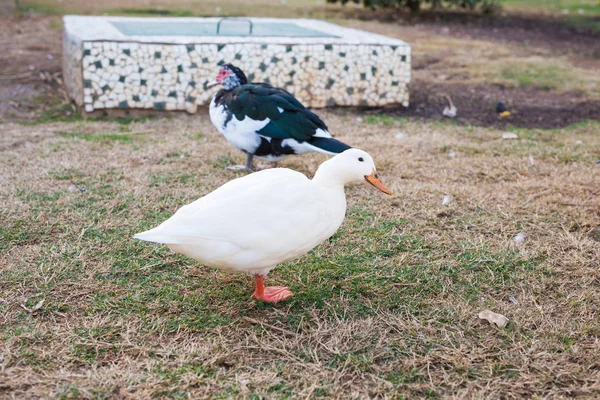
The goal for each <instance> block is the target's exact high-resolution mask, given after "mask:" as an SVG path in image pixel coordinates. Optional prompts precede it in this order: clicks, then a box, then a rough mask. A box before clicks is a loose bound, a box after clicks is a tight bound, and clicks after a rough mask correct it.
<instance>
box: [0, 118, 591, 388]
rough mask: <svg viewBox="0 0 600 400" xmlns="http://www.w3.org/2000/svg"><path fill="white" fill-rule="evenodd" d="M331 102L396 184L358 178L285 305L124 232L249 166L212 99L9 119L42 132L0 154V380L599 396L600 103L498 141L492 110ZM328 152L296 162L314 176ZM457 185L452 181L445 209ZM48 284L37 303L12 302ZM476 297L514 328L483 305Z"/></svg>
mask: <svg viewBox="0 0 600 400" xmlns="http://www.w3.org/2000/svg"><path fill="white" fill-rule="evenodd" d="M320 114H321V116H322V117H323V118H324V119H325V120H326V121H327V123H328V124H329V126H330V127H331V128H332V130H334V131H336V132H343V134H342V135H338V137H339V138H340V139H341V140H344V141H346V142H348V143H352V144H355V145H356V146H360V147H364V148H366V149H367V150H368V151H370V152H371V154H373V155H374V158H375V161H376V163H377V165H378V169H379V170H380V173H381V174H382V176H383V179H384V181H385V182H386V184H388V186H389V187H390V188H391V189H392V190H393V191H394V193H395V195H394V197H392V198H387V197H384V196H383V195H381V194H379V193H375V192H374V191H373V190H371V188H370V187H367V186H366V185H361V184H359V185H354V186H351V187H349V188H348V203H349V208H348V213H347V218H346V220H345V222H344V224H343V225H342V228H341V229H340V230H339V231H338V232H337V233H336V234H335V235H334V236H333V237H332V238H331V239H329V240H328V241H326V242H325V243H323V244H322V245H320V246H319V247H317V248H316V249H314V250H313V251H311V252H310V253H309V254H308V255H307V256H305V257H303V258H300V259H298V260H294V261H292V262H289V263H286V264H285V265H281V266H280V267H278V268H277V269H275V270H274V271H273V272H272V273H271V274H270V275H269V277H268V281H269V283H271V284H285V285H288V286H289V287H290V288H291V289H292V291H293V292H294V293H295V295H294V297H292V298H291V299H289V300H288V301H286V302H283V303H280V304H278V305H277V306H272V305H267V304H261V303H257V302H255V301H253V300H252V299H250V293H251V292H252V287H251V285H252V282H251V279H250V278H249V277H246V276H243V275H230V274H226V273H222V272H220V271H215V270H211V269H207V268H204V267H202V266H200V265H198V264H197V263H195V262H194V261H192V260H190V259H188V258H186V257H183V256H180V255H177V254H174V253H172V252H170V251H169V250H168V249H166V248H165V247H163V246H160V245H151V244H148V243H143V242H139V241H135V240H133V239H132V235H133V234H134V233H136V232H139V231H141V230H144V229H148V228H150V227H152V226H155V225H156V224H158V223H160V222H161V221H163V220H164V219H166V218H168V217H169V216H170V215H172V213H173V211H174V210H176V209H177V208H178V207H180V206H181V205H182V204H185V203H188V202H190V201H192V200H193V199H195V198H197V197H199V196H202V195H204V194H206V193H208V192H210V191H211V190H213V189H214V188H215V187H217V186H219V185H221V184H223V183H225V182H226V181H228V180H230V179H232V178H233V177H236V176H239V174H235V173H232V172H229V171H226V170H225V168H224V166H226V165H229V164H231V163H234V162H238V163H239V162H241V161H242V160H243V155H242V154H241V153H238V152H236V151H235V150H234V149H232V148H230V147H229V146H228V145H227V144H226V143H224V141H223V140H222V138H221V137H220V135H218V134H216V133H215V132H214V130H213V129H212V128H211V126H210V122H209V121H208V119H207V118H204V117H198V116H194V117H191V116H179V117H178V118H175V119H163V118H158V119H152V120H136V121H128V122H127V123H122V122H121V123H119V121H110V120H105V119H102V120H86V121H82V122H77V123H73V122H54V123H52V124H36V125H30V126H22V125H16V124H12V123H8V124H7V127H8V129H7V133H8V135H7V136H6V137H5V140H7V143H8V144H10V143H11V141H12V140H17V139H18V140H22V139H23V138H25V139H26V138H29V137H41V138H43V140H39V141H35V142H32V143H31V145H28V146H23V145H14V146H9V147H8V148H6V149H5V150H2V151H1V152H0V160H2V162H1V163H0V169H1V171H0V172H1V173H0V206H1V207H0V209H2V210H3V211H2V221H3V223H2V224H1V225H0V250H2V256H1V257H0V293H2V295H1V296H0V297H1V298H0V310H1V311H2V313H0V315H1V316H0V321H1V323H0V345H1V346H2V347H1V348H2V349H3V350H2V353H3V357H4V358H3V361H2V362H3V364H2V365H3V370H2V372H1V374H3V375H2V377H3V382H4V385H3V386H2V388H1V389H0V393H2V395H5V394H6V395H9V396H10V395H15V396H21V397H28V396H29V397H31V396H34V395H36V396H42V397H56V398H78V397H89V398H106V397H111V396H115V395H116V394H117V393H118V395H120V396H135V397H144V398H146V397H156V398H190V397H191V398H202V397H211V398H262V397H271V398H298V397H303V398H306V397H308V398H331V397H334V398H348V397H352V396H354V397H362V398H367V397H376V396H378V397H394V398H398V397H400V398H401V397H410V398H415V397H450V396H455V395H458V394H459V393H461V394H463V395H464V396H467V397H499V396H514V397H518V396H525V397H532V396H533V397H535V396H538V397H544V396H552V395H557V396H562V395H564V396H569V395H571V394H572V393H574V391H578V393H581V394H582V395H588V396H591V397H593V396H595V395H598V394H600V387H598V385H597V383H595V382H598V376H597V371H595V370H593V369H589V368H586V367H585V366H588V365H591V364H592V363H593V362H594V360H595V359H596V358H597V354H598V349H597V345H596V343H597V339H598V337H599V336H600V325H598V321H597V318H595V314H594V312H593V311H591V310H594V309H596V308H597V307H598V306H599V305H600V304H598V299H599V298H600V296H599V295H600V293H598V288H597V285H596V284H595V283H594V282H595V281H594V279H595V277H596V275H597V274H596V272H597V271H596V270H597V268H596V265H597V264H598V261H599V260H600V253H598V246H597V244H598V243H597V239H596V238H595V237H596V236H594V235H590V234H589V232H590V231H591V230H592V228H594V227H595V226H596V225H598V224H597V223H596V222H595V221H596V220H597V219H596V218H595V210H597V207H598V205H599V204H598V202H597V199H598V193H596V192H597V191H596V188H597V187H599V186H598V183H599V179H600V175H599V174H600V170H598V169H597V168H594V164H593V163H594V162H595V161H596V158H595V157H597V154H599V153H600V142H598V140H597V138H596V135H595V132H596V131H597V129H598V128H599V125H598V123H597V122H587V123H581V124H578V125H576V126H572V127H568V128H565V129H557V130H525V129H518V128H511V129H510V130H511V131H514V132H516V133H517V134H518V135H519V137H520V139H519V140H514V141H502V140H501V139H499V138H500V137H501V134H502V132H501V131H497V130H494V129H488V128H478V127H470V129H468V132H469V134H468V135H466V134H465V130H464V128H462V127H460V126H456V125H454V124H442V123H435V124H434V123H432V124H429V123H423V122H417V121H413V120H410V119H403V120H401V121H397V120H395V119H392V118H389V117H386V116H385V115H381V116H372V118H371V117H368V116H363V122H362V123H358V124H357V122H356V117H357V114H354V113H350V114H349V115H346V114H335V113H330V112H325V111H323V112H321V113H320ZM396 123H402V125H403V130H405V131H406V132H409V134H408V135H407V136H405V137H404V138H402V139H396V138H395V137H394V133H393V132H390V131H389V127H390V124H391V125H393V124H396ZM432 129H434V130H435V132H436V134H435V135H431V134H428V132H430V131H431V130H432ZM167 131H168V134H165V133H164V132H167ZM197 132H203V133H197ZM577 140H581V142H582V144H581V145H578V146H574V145H573V143H574V142H575V141H577ZM448 151H455V152H456V153H457V156H456V157H454V158H450V157H447V152H448ZM32 155H33V156H32ZM530 155H532V156H533V157H534V159H535V165H534V166H528V165H529V164H528V161H527V160H528V157H529V156H530ZM325 158H326V157H324V156H320V155H308V156H303V157H296V158H292V159H289V161H285V162H284V166H286V165H288V166H293V167H294V168H295V169H298V170H300V171H301V172H303V173H307V174H312V171H314V168H315V166H316V165H317V164H318V163H319V162H320V161H322V160H324V159H325ZM565 159H568V160H569V162H567V163H565V161H564V160H565ZM445 194H450V195H452V199H453V200H452V202H451V203H450V205H448V206H446V207H442V206H441V205H440V204H441V199H442V197H443V196H444V195H445ZM521 231H524V232H525V233H526V234H527V240H526V241H525V243H524V244H522V245H517V244H516V243H514V242H513V240H512V237H513V236H514V235H515V234H517V233H518V232H521ZM508 296H513V297H515V298H516V299H517V301H518V304H513V303H511V302H510V301H508V300H507V298H508ZM42 299H44V300H45V302H44V305H43V306H42V308H41V309H39V310H38V311H36V312H35V313H33V314H30V313H28V312H26V311H25V310H24V309H23V308H21V307H20V306H19V304H21V303H22V302H24V303H25V305H26V306H28V307H32V306H33V305H35V304H36V303H37V302H38V301H40V300H42ZM486 308H488V309H491V310H493V311H495V312H499V313H502V314H504V315H506V316H507V317H508V318H509V319H510V321H511V322H510V324H509V326H508V327H507V328H505V329H498V328H494V327H492V326H490V325H489V324H487V323H486V322H483V321H479V320H478V318H477V313H478V312H479V311H481V310H483V309H486ZM90 371H94V372H93V374H90V373H89V372H90ZM456 382H461V387H460V388H457V387H456Z"/></svg>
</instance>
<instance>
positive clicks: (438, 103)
mask: <svg viewBox="0 0 600 400" xmlns="http://www.w3.org/2000/svg"><path fill="white" fill-rule="evenodd" d="M444 96H449V97H450V98H451V99H452V102H453V103H454V105H455V106H456V108H457V110H458V115H457V117H456V121H457V122H459V123H464V124H471V125H480V126H494V127H498V128H505V127H507V126H517V127H523V128H561V127H564V126H567V125H571V124H575V123H577V122H580V121H585V120H600V101H599V100H590V99H586V98H585V97H583V96H581V95H579V94H577V93H565V94H560V95H557V94H556V93H553V92H549V91H542V90H534V89H521V88H506V89H503V90H502V89H501V88H499V87H497V86H465V85H461V84H446V85H440V84H437V83H436V84H435V85H431V84H427V83H425V82H415V85H414V86H413V87H412V89H411V99H410V106H409V107H408V108H405V107H398V106H394V107H385V108H380V109H378V110H376V112H377V113H385V114H390V115H394V116H402V117H421V118H437V119H443V118H445V117H444V116H443V115H442V110H443V109H444V107H445V106H446V104H447V100H446V99H445V97H444ZM498 101H503V102H504V103H505V104H506V105H507V107H508V109H509V111H510V112H511V115H510V116H508V117H506V118H500V117H499V116H498V114H496V111H495V106H496V103H497V102H498Z"/></svg>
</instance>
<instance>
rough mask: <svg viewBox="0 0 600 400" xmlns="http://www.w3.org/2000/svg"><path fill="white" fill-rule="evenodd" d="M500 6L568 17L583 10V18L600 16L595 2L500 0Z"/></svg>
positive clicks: (573, 0) (594, 0) (576, 0)
mask: <svg viewBox="0 0 600 400" xmlns="http://www.w3.org/2000/svg"><path fill="white" fill-rule="evenodd" d="M501 4H502V5H503V6H504V7H507V8H509V9H517V10H528V11H538V12H540V11H541V12H550V13H556V14H561V15H562V14H564V13H563V11H564V10H567V11H568V14H569V15H573V14H579V10H583V12H584V14H583V15H585V16H596V15H600V5H599V4H598V2H597V0H502V2H501Z"/></svg>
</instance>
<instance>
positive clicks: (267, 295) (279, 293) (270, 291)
mask: <svg viewBox="0 0 600 400" xmlns="http://www.w3.org/2000/svg"><path fill="white" fill-rule="evenodd" d="M254 280H255V281H256V289H255V290H254V293H253V294H252V297H253V298H255V299H257V300H262V301H266V302H267V303H273V304H276V303H277V302H279V301H281V300H285V299H287V298H288V297H292V296H293V295H294V294H293V293H292V292H291V291H290V289H288V288H286V287H285V286H269V287H265V285H264V283H263V277H262V275H258V274H257V275H254Z"/></svg>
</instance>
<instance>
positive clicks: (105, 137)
mask: <svg viewBox="0 0 600 400" xmlns="http://www.w3.org/2000/svg"><path fill="white" fill-rule="evenodd" d="M59 135H61V136H64V137H67V138H72V139H81V140H87V141H90V142H101V143H105V144H108V143H112V142H119V143H132V142H134V141H135V140H138V139H139V137H136V136H133V135H127V134H123V133H99V134H89V133H75V132H59Z"/></svg>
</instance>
